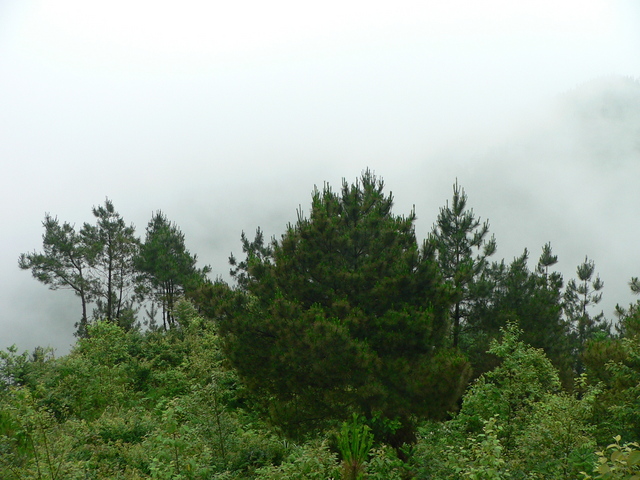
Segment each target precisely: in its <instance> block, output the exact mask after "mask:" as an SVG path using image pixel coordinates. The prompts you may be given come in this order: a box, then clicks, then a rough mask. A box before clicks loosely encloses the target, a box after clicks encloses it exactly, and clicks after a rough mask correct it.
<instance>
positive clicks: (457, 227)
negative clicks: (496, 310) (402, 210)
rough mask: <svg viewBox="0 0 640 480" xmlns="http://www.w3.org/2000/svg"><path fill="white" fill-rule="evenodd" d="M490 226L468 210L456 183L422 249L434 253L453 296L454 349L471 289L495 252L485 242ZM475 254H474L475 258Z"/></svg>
mask: <svg viewBox="0 0 640 480" xmlns="http://www.w3.org/2000/svg"><path fill="white" fill-rule="evenodd" d="M488 233H489V222H488V221H485V222H484V223H481V222H480V219H479V218H476V216H475V215H474V213H473V210H468V209H467V195H466V194H465V192H464V189H463V188H462V187H460V186H459V185H458V182H457V180H456V183H455V184H454V185H453V200H452V203H451V205H449V202H447V204H446V206H445V207H443V208H441V209H440V213H439V215H438V219H437V221H436V223H435V225H434V226H433V230H432V232H431V235H430V237H429V239H428V241H427V244H426V245H425V246H426V248H427V249H429V250H431V251H433V252H435V254H436V258H437V261H438V265H439V267H440V271H441V272H442V275H443V276H444V278H445V280H446V283H447V285H448V286H449V288H450V289H451V292H452V295H453V306H452V308H451V321H452V326H451V339H452V342H453V346H454V347H456V346H458V344H459V341H460V334H461V330H462V326H463V323H464V322H465V320H466V319H467V317H468V315H469V303H470V301H471V299H472V298H473V296H474V295H473V294H472V293H471V292H470V288H471V286H472V285H473V283H474V281H475V280H476V279H477V278H478V277H479V276H480V275H481V273H482V272H483V270H484V269H485V268H486V267H487V258H488V257H490V256H491V255H493V254H494V253H495V251H496V241H495V238H494V237H493V236H492V237H491V238H489V239H487V235H488ZM474 252H476V253H475V254H474Z"/></svg>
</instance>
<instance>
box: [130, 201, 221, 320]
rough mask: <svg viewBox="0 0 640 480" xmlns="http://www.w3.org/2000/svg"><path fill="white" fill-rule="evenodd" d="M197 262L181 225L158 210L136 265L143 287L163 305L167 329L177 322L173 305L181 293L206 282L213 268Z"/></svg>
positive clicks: (155, 300) (153, 216)
mask: <svg viewBox="0 0 640 480" xmlns="http://www.w3.org/2000/svg"><path fill="white" fill-rule="evenodd" d="M196 264H197V256H196V255H192V254H191V253H190V252H189V250H188V249H187V247H186V245H185V237H184V234H183V233H182V232H181V231H180V229H179V228H178V226H177V225H176V224H175V223H172V222H170V221H169V220H168V219H167V217H166V216H165V215H164V214H163V213H162V212H161V211H158V212H156V213H154V214H153V215H152V218H151V221H150V222H149V225H148V226H147V234H146V238H145V241H144V243H143V244H142V245H141V247H140V251H139V254H138V255H137V257H136V258H135V267H136V268H137V270H138V272H139V273H140V276H139V279H138V280H139V281H140V282H141V283H142V284H143V285H144V287H143V290H144V291H146V292H147V293H148V294H150V295H151V297H152V299H153V301H154V302H156V303H157V304H159V305H161V306H162V324H163V327H164V329H165V330H166V329H167V328H172V327H175V326H176V323H175V318H174V315H173V309H174V305H175V303H176V301H177V299H178V297H179V296H181V295H183V294H184V293H185V292H186V291H188V290H190V289H195V288H197V286H198V285H200V284H201V283H203V282H205V281H206V275H207V273H209V272H210V271H211V269H210V268H209V267H208V266H205V267H204V268H201V269H199V268H198V267H197V266H196Z"/></svg>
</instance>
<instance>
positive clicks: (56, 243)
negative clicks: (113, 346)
mask: <svg viewBox="0 0 640 480" xmlns="http://www.w3.org/2000/svg"><path fill="white" fill-rule="evenodd" d="M42 225H43V227H44V230H45V233H44V234H43V236H42V247H43V249H44V251H43V253H37V252H32V253H23V254H21V255H20V258H19V259H18V266H19V267H20V268H21V269H23V270H31V274H32V275H33V277H34V278H35V279H36V280H38V281H40V282H42V283H44V284H45V285H48V286H49V288H50V289H51V290H58V289H60V288H63V289H71V290H73V292H74V293H75V294H76V295H77V296H78V297H80V302H81V305H82V317H81V319H80V321H79V324H78V332H79V333H80V334H83V333H84V328H85V326H86V324H87V322H88V315H87V307H88V304H89V302H91V301H92V300H93V299H94V298H95V296H96V292H95V291H96V288H97V283H96V279H95V278H94V277H92V275H91V273H90V268H91V266H92V265H93V261H94V258H95V256H96V255H97V248H96V245H93V244H92V243H91V242H90V241H88V239H87V238H86V237H85V236H84V235H82V234H81V233H78V232H76V230H75V228H74V227H73V225H71V224H69V223H67V222H65V223H63V224H62V225H61V224H60V222H59V221H58V219H57V218H54V217H51V215H49V214H46V215H45V218H44V222H42Z"/></svg>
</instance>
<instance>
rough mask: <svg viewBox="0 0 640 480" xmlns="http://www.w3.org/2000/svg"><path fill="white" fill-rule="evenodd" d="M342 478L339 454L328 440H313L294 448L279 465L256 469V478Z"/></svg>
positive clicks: (292, 479)
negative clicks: (330, 446) (331, 448)
mask: <svg viewBox="0 0 640 480" xmlns="http://www.w3.org/2000/svg"><path fill="white" fill-rule="evenodd" d="M338 478H340V469H339V466H338V459H337V455H336V454H335V453H333V452H331V451H330V450H329V447H328V446H327V444H326V442H311V443H308V444H305V445H303V446H300V447H296V448H294V450H293V452H292V453H291V455H289V457H288V458H287V459H286V460H285V461H284V462H282V464H281V465H278V466H266V467H262V468H259V469H258V470H256V476H255V479H256V480H331V479H338Z"/></svg>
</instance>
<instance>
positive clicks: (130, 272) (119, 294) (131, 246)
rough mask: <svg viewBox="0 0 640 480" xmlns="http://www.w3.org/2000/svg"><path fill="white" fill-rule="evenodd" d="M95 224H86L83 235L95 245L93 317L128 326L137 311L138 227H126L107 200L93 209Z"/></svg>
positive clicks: (89, 242)
mask: <svg viewBox="0 0 640 480" xmlns="http://www.w3.org/2000/svg"><path fill="white" fill-rule="evenodd" d="M92 213H93V216H94V217H95V218H96V224H95V225H90V224H88V223H85V224H84V226H83V227H82V230H81V231H80V234H81V235H82V236H83V237H84V238H85V242H86V243H87V244H89V245H91V246H92V248H93V249H94V250H95V252H96V254H95V256H94V257H93V261H92V267H93V274H94V276H95V277H96V280H97V282H96V285H97V287H98V288H97V289H96V292H95V297H96V303H97V308H96V310H95V312H94V317H96V318H100V319H106V320H107V321H110V322H114V323H123V324H126V325H129V324H131V323H132V321H131V319H130V317H131V316H133V312H134V309H135V306H134V305H135V303H136V298H135V291H134V290H135V286H136V283H135V275H136V272H135V269H134V266H133V259H134V258H135V256H136V254H137V251H138V248H139V246H140V241H139V240H138V238H137V237H136V236H135V227H134V226H133V225H129V226H127V225H126V224H125V222H124V220H123V219H122V217H121V216H120V214H119V213H117V212H116V211H115V208H114V206H113V202H112V201H111V200H109V199H108V198H107V199H106V200H105V203H104V206H102V205H100V206H98V207H93V209H92Z"/></svg>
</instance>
